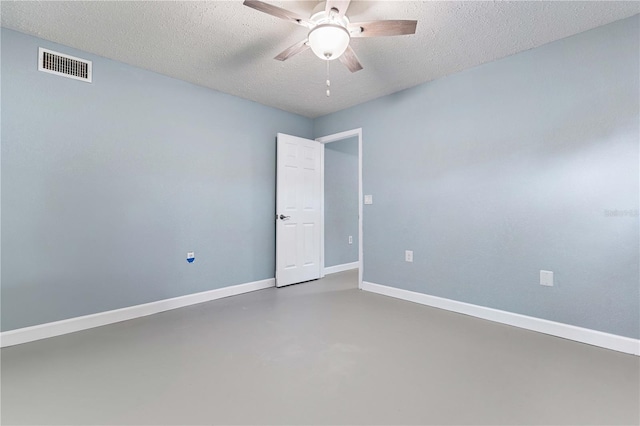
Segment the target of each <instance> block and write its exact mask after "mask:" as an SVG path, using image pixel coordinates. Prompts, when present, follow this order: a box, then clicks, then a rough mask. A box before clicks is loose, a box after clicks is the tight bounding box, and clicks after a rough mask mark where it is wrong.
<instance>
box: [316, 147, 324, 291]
mask: <svg viewBox="0 0 640 426" xmlns="http://www.w3.org/2000/svg"><path fill="white" fill-rule="evenodd" d="M316 142H319V141H318V140H316ZM325 274H326V272H325V268H324V144H322V149H321V150H320V278H324V276H325Z"/></svg>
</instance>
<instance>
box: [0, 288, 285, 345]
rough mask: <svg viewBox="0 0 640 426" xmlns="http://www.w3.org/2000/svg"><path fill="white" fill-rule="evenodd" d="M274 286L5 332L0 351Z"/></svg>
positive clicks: (227, 290)
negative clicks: (9, 347) (8, 347)
mask: <svg viewBox="0 0 640 426" xmlns="http://www.w3.org/2000/svg"><path fill="white" fill-rule="evenodd" d="M274 286H275V279H274V278H269V279H266V280H262V281H254V282H251V283H246V284H238V285H232V286H229V287H223V288H217V289H215V290H209V291H203V292H201V293H194V294H188V295H186V296H179V297H173V298H171V299H164V300H158V301H157V302H151V303H145V304H142V305H135V306H129V307H127V308H121V309H115V310H112V311H106V312H99V313H97V314H91V315H85V316H81V317H75V318H69V319H65V320H62V321H55V322H49V323H46V324H39V325H34V326H32V327H24V328H19V329H17V330H10V331H5V332H2V333H0V347H3V348H4V347H7V346H13V345H19V344H21V343H27V342H33V341H34V340H40V339H47V338H49V337H54V336H60V335H62V334H67V333H73V332H76V331H81V330H86V329H89V328H94V327H100V326H103V325H107V324H113V323H116V322H120V321H126V320H130V319H134V318H140V317H144V316H147V315H152V314H157V313H159V312H164V311H168V310H171V309H177V308H182V307H185V306H189V305H195V304H197V303H203V302H209V301H211V300H216V299H222V298H223V297H229V296H235V295H237V294H242V293H248V292H251V291H256V290H262V289H265V288H269V287H274Z"/></svg>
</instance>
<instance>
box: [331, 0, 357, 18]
mask: <svg viewBox="0 0 640 426" xmlns="http://www.w3.org/2000/svg"><path fill="white" fill-rule="evenodd" d="M349 3H351V0H327V4H326V5H325V7H324V12H325V13H326V14H327V15H328V14H329V11H330V10H331V9H338V16H337V17H338V18H342V17H343V16H344V14H345V12H346V11H347V9H348V8H349Z"/></svg>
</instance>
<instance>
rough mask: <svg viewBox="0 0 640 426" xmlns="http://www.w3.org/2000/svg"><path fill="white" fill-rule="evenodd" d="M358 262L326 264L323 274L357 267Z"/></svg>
mask: <svg viewBox="0 0 640 426" xmlns="http://www.w3.org/2000/svg"><path fill="white" fill-rule="evenodd" d="M359 266H360V262H351V263H343V264H342V265H335V266H327V267H326V268H324V274H325V275H328V274H335V273H337V272H344V271H349V270H351V269H358V267H359Z"/></svg>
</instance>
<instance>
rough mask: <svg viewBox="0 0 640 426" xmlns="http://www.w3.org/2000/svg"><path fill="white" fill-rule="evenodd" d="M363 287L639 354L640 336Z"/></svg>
mask: <svg viewBox="0 0 640 426" xmlns="http://www.w3.org/2000/svg"><path fill="white" fill-rule="evenodd" d="M362 289H363V290H366V291H370V292H372V293H378V294H382V295H385V296H390V297H395V298H397V299H402V300H407V301H409V302H415V303H420V304H421V305H427V306H432V307H434V308H439V309H445V310H447V311H452V312H457V313H460V314H465V315H470V316H472V317H476V318H482V319H485V320H489V321H495V322H499V323H502V324H507V325H512V326H514V327H520V328H524V329H527V330H532V331H537V332H539V333H544V334H550V335H552V336H557V337H562V338H564V339H569V340H575V341H577V342H581V343H586V344H589V345H594V346H600V347H602V348H607V349H612V350H614V351H618V352H624V353H628V354H633V355H640V340H638V339H632V338H630V337H624V336H618V335H616V334H610V333H604V332H602V331H596V330H591V329H588V328H582V327H576V326H575V325H569V324H563V323H559V322H554V321H549V320H545V319H541V318H535V317H529V316H526V315H520V314H516V313H513V312H507V311H501V310H499V309H493V308H486V307H484V306H479V305H473V304H470V303H464V302H458V301H455V300H451V299H445V298H442V297H436V296H430V295H428V294H423V293H416V292H413V291H409V290H402V289H399V288H394V287H388V286H384V285H380V284H374V283H370V282H363V283H362Z"/></svg>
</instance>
